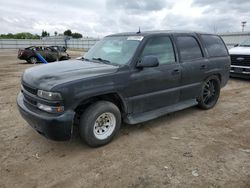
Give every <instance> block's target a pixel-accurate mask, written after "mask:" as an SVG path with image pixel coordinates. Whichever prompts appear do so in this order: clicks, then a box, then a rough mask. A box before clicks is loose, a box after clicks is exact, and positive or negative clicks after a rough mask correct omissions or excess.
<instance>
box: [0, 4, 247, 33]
mask: <svg viewBox="0 0 250 188" xmlns="http://www.w3.org/2000/svg"><path fill="white" fill-rule="evenodd" d="M0 4H1V6H0V33H18V32H30V33H33V34H39V35H40V34H41V32H42V30H46V31H48V32H49V33H50V35H54V32H55V31H57V32H58V33H63V32H64V31H65V30H66V29H71V30H72V32H79V33H81V34H83V36H89V37H103V36H105V35H108V34H112V33H118V32H127V31H132V32H133V31H134V32H136V31H138V28H139V27H140V28H141V30H142V31H143V30H144V31H149V30H195V31H204V32H212V33H222V32H239V31H241V22H242V21H247V22H248V23H247V25H246V27H245V30H247V31H250V13H249V10H250V0H223V1H220V0H53V1H51V0H42V1H41V0H40V1H37V0H25V1H20V0H0Z"/></svg>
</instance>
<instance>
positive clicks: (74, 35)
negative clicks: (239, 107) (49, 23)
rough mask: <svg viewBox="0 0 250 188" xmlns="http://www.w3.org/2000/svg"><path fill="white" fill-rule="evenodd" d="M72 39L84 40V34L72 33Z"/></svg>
mask: <svg viewBox="0 0 250 188" xmlns="http://www.w3.org/2000/svg"><path fill="white" fill-rule="evenodd" d="M72 37H73V38H75V39H79V38H82V34H81V33H72Z"/></svg>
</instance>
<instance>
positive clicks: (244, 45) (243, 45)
mask: <svg viewBox="0 0 250 188" xmlns="http://www.w3.org/2000/svg"><path fill="white" fill-rule="evenodd" d="M240 46H242V47H250V45H247V44H242V45H240Z"/></svg>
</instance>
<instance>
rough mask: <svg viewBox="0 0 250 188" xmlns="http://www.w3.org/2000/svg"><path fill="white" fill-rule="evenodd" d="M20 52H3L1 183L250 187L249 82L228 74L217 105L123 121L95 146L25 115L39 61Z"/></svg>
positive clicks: (0, 82)
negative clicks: (56, 137)
mask: <svg viewBox="0 0 250 188" xmlns="http://www.w3.org/2000/svg"><path fill="white" fill-rule="evenodd" d="M16 54H17V52H16V51H3V50H2V51H0V163H1V164H0V187H25V188H27V187H60V188H61V187H142V188H144V187H237V188H239V187H250V81H246V80H240V79H231V80H230V81H229V83H228V85H227V86H226V87H225V88H223V90H222V93H221V97H220V100H219V102H218V104H217V106H216V107H215V108H213V109H212V110H209V111H203V110H199V109H198V108H196V107H194V108H190V109H187V110H183V111H180V112H177V113H173V114H171V115H167V116H164V117H162V118H158V119H156V120H153V121H150V122H147V123H143V124H140V125H136V126H129V125H125V126H124V127H123V129H122V130H121V132H120V134H119V136H118V137H116V139H115V140H114V141H113V142H112V143H111V144H109V145H107V146H104V147H101V148H97V149H92V148H89V147H87V146H86V145H85V144H83V143H82V142H81V140H80V138H79V136H75V138H73V139H72V140H71V141H70V142H54V141H50V140H47V139H46V138H44V137H42V136H40V135H39V134H37V133H36V132H35V131H34V130H33V129H31V128H30V127H29V126H28V124H27V123H26V122H25V121H24V120H23V119H22V118H21V116H20V115H19V113H18V110H17V108H16V101H15V100H16V96H17V93H18V92H19V87H20V86H19V85H20V84H19V83H20V76H21V74H22V72H23V70H24V69H26V68H28V67H32V66H34V65H30V64H25V63H24V62H23V61H20V60H17V58H16ZM79 54H80V53H77V52H74V53H73V52H71V55H72V57H77V56H79ZM43 66H46V65H43Z"/></svg>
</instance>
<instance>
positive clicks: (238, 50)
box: [229, 46, 250, 55]
mask: <svg viewBox="0 0 250 188" xmlns="http://www.w3.org/2000/svg"><path fill="white" fill-rule="evenodd" d="M229 54H230V55H250V47H244V46H238V47H235V48H231V49H230V50H229Z"/></svg>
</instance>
